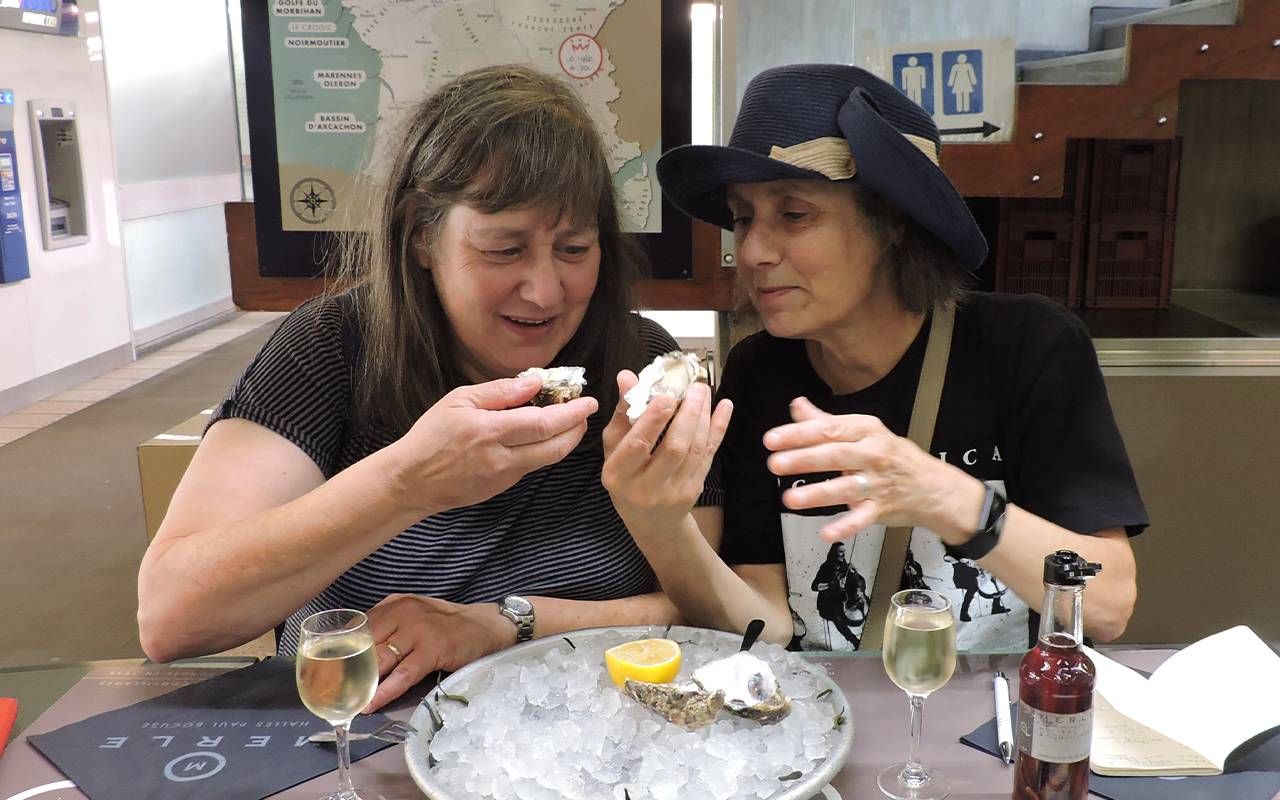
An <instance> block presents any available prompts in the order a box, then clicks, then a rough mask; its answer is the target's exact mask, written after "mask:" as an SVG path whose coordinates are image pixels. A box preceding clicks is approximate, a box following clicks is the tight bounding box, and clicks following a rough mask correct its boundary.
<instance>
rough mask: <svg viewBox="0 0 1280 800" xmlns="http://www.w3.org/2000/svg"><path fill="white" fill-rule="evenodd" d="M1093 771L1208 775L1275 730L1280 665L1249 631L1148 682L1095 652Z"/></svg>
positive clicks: (1189, 654)
mask: <svg viewBox="0 0 1280 800" xmlns="http://www.w3.org/2000/svg"><path fill="white" fill-rule="evenodd" d="M1089 655H1090V657H1091V658H1092V659H1093V661H1094V665H1095V667H1096V668H1097V671H1098V680H1097V688H1096V695H1095V719H1094V742H1093V752H1092V754H1091V759H1090V760H1091V764H1092V766H1093V768H1094V771H1095V772H1098V773H1099V774H1111V775H1123V774H1142V773H1156V774H1160V775H1213V774H1218V773H1220V772H1221V771H1222V767H1223V765H1224V764H1225V762H1226V759H1227V756H1229V755H1230V753H1231V751H1232V750H1234V749H1235V748H1236V747H1237V746H1239V745H1240V744H1241V743H1242V742H1245V741H1247V740H1248V739H1250V738H1252V737H1253V736H1255V735H1257V734H1259V733H1261V732H1263V731H1266V730H1269V729H1271V728H1273V727H1276V726H1277V725H1280V697H1277V696H1276V694H1275V693H1274V692H1272V691H1270V690H1269V687H1273V686H1276V685H1280V657H1277V656H1276V654H1275V653H1274V652H1272V651H1271V649H1270V648H1269V647H1267V646H1266V644H1265V643H1263V642H1262V640H1261V639H1259V638H1258V637H1257V635H1256V634H1254V633H1253V632H1252V631H1251V630H1249V629H1248V628H1247V627H1244V626H1239V627H1236V628H1232V629H1230V630H1228V631H1224V632H1222V633H1219V634H1215V635H1213V636H1210V637H1207V638H1205V639H1203V640H1201V641H1200V642H1197V643H1195V644H1193V645H1190V646H1188V647H1187V648H1186V649H1184V650H1182V651H1181V652H1179V653H1177V654H1175V655H1173V656H1171V657H1170V658H1169V659H1168V660H1167V661H1166V662H1165V663H1164V664H1162V665H1161V666H1160V667H1159V668H1158V669H1157V670H1156V671H1155V673H1154V674H1153V675H1152V676H1151V678H1150V679H1144V678H1143V677H1142V676H1140V675H1138V674H1137V673H1136V672H1133V671H1132V670H1130V669H1128V668H1127V667H1124V666H1122V665H1120V664H1118V663H1116V662H1114V661H1112V660H1110V659H1108V658H1106V657H1105V656H1103V655H1101V654H1100V653H1097V652H1096V651H1093V650H1089Z"/></svg>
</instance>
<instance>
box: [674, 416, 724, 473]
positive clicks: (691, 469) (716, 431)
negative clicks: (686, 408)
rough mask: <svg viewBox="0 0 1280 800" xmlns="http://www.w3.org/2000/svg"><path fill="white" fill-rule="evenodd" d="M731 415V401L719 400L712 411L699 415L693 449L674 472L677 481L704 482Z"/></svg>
mask: <svg viewBox="0 0 1280 800" xmlns="http://www.w3.org/2000/svg"><path fill="white" fill-rule="evenodd" d="M732 415H733V401H731V400H721V401H720V402H719V403H718V404H717V405H716V408H715V411H714V412H713V413H710V414H708V413H706V412H705V411H704V412H703V413H702V414H700V415H699V420H700V422H699V425H698V433H697V437H696V442H695V444H694V449H693V451H692V452H691V453H690V454H689V456H688V457H687V458H685V460H684V463H683V464H682V465H681V467H680V469H679V470H678V471H677V472H676V477H677V480H678V481H697V482H699V483H700V484H702V483H705V482H706V479H707V472H708V471H709V470H710V468H711V460H712V459H713V458H714V457H715V454H716V451H717V450H719V449H720V443H721V442H723V441H724V434H725V431H726V430H727V429H728V427H729V419H730V417H731V416H732Z"/></svg>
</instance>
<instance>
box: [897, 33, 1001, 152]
mask: <svg viewBox="0 0 1280 800" xmlns="http://www.w3.org/2000/svg"><path fill="white" fill-rule="evenodd" d="M880 64H882V65H883V69H884V72H882V74H881V77H883V78H884V79H885V80H887V81H889V82H891V83H892V84H893V85H894V86H895V87H897V89H898V91H900V92H902V93H903V94H904V95H906V96H907V97H908V98H909V99H910V100H911V101H912V102H913V103H916V104H917V105H919V106H920V107H921V108H923V109H924V110H925V111H927V112H928V113H929V116H931V117H933V121H934V122H935V123H937V125H938V131H939V133H941V135H942V140H943V142H964V141H976V142H1007V141H1009V140H1010V139H1011V138H1012V133H1013V115H1014V97H1015V92H1014V65H1013V39H1011V38H1008V37H1006V38H1002V39H970V40H962V41H950V42H924V43H916V44H894V45H887V46H886V47H885V48H884V52H883V58H881V59H880ZM885 73H887V74H885Z"/></svg>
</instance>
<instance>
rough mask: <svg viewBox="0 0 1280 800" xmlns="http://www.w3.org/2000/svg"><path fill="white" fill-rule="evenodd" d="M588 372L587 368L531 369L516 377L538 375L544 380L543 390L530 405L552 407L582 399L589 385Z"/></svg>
mask: <svg viewBox="0 0 1280 800" xmlns="http://www.w3.org/2000/svg"><path fill="white" fill-rule="evenodd" d="M586 372H587V369H586V367H548V368H546V369H543V368H542V367H530V368H529V369H526V370H524V371H523V372H521V373H520V374H519V375H517V376H516V377H517V378H523V377H526V376H528V375H537V376H538V377H539V378H540V379H541V380H542V388H541V389H539V390H538V393H537V394H536V395H535V396H534V398H533V399H532V400H530V401H529V403H530V405H535V406H550V405H556V404H558V403H567V402H569V401H570V400H574V399H576V398H578V397H581V396H582V387H584V386H586V385H587V379H586Z"/></svg>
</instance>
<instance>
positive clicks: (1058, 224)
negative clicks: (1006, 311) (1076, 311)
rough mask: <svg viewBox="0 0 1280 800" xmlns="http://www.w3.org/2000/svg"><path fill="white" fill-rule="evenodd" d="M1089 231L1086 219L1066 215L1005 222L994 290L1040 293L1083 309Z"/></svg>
mask: <svg viewBox="0 0 1280 800" xmlns="http://www.w3.org/2000/svg"><path fill="white" fill-rule="evenodd" d="M1084 230H1085V221H1084V217H1083V216H1081V215H1078V214H1071V213H1065V212H1058V213H1056V214H1053V213H1041V214H1025V213H1024V214H1012V215H1010V216H1009V217H1008V218H1006V219H1002V220H1001V221H1000V237H999V240H998V242H997V245H996V280H995V290H996V291H997V292H1009V293H1011V294H1041V295H1044V296H1045V297H1048V298H1050V299H1052V300H1056V301H1057V302H1059V303H1061V304H1062V305H1064V306H1066V307H1068V308H1074V307H1076V306H1078V305H1080V279H1081V273H1082V266H1083V260H1084V258H1083V257H1084V250H1085V236H1084Z"/></svg>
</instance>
